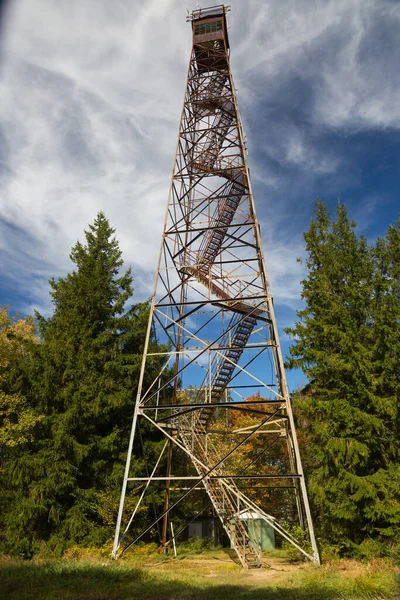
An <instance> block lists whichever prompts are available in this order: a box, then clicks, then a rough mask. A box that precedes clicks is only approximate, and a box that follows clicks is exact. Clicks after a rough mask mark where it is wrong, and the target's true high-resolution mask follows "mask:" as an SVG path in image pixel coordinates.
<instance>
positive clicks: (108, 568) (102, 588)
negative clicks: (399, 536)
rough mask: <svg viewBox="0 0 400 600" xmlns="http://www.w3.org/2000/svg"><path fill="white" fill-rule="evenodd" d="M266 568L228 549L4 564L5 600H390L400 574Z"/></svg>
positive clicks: (279, 564)
mask: <svg viewBox="0 0 400 600" xmlns="http://www.w3.org/2000/svg"><path fill="white" fill-rule="evenodd" d="M265 562H266V565H267V567H266V568H264V569H254V570H250V571H244V570H243V569H241V567H239V566H237V565H236V564H235V563H234V562H232V560H231V559H230V557H229V556H228V554H227V553H226V552H224V551H222V550H215V551H213V550H210V551H205V552H203V553H202V554H201V555H185V556H183V557H179V556H178V558H177V559H174V558H173V557H169V556H168V557H158V556H140V555H135V554H133V555H131V557H130V558H128V559H127V560H122V561H119V562H116V563H115V562H111V561H108V560H106V561H103V562H101V561H100V560H95V559H93V558H92V559H64V560H59V561H55V560H51V561H31V562H29V563H28V562H26V561H25V562H22V561H17V560H11V559H2V560H0V589H1V597H2V598H4V599H5V600H161V599H163V600H184V599H185V600H186V599H194V598H196V599H199V600H220V599H223V600H236V599H243V600H244V599H246V600H250V599H251V600H253V599H254V600H261V599H262V600H278V599H279V600H286V599H287V600H363V599H368V600H378V599H379V600H383V599H385V600H389V599H396V598H399V597H400V595H399V594H398V591H399V590H398V588H397V587H396V577H398V571H397V570H396V569H395V568H394V567H393V566H391V565H390V564H389V563H387V562H385V561H380V560H376V561H371V562H370V563H367V564H363V563H359V562H356V561H349V560H339V561H331V562H329V563H327V564H325V565H323V566H322V567H316V566H314V565H310V564H304V563H301V564H296V565H293V564H291V563H289V562H288V561H287V560H286V559H285V558H282V557H281V556H279V555H278V556H277V555H276V554H274V553H270V554H268V555H266V556H265Z"/></svg>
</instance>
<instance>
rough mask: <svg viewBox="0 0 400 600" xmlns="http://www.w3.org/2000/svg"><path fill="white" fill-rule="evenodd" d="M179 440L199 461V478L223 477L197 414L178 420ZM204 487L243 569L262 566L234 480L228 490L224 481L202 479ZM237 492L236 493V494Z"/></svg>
mask: <svg viewBox="0 0 400 600" xmlns="http://www.w3.org/2000/svg"><path fill="white" fill-rule="evenodd" d="M179 421H180V422H179V433H180V440H181V441H182V443H183V445H184V446H185V447H186V449H187V451H188V452H190V453H191V454H192V455H194V456H195V457H196V459H197V460H196V462H195V463H194V464H195V468H196V471H197V473H198V474H199V476H200V477H204V476H206V475H211V476H212V475H217V476H218V475H222V473H223V469H222V468H221V467H216V468H215V469H212V467H213V466H214V465H217V464H218V463H219V462H220V461H221V456H220V454H219V453H218V452H217V450H216V448H215V447H214V446H213V444H212V443H210V440H209V439H207V430H206V428H205V426H204V424H203V422H202V419H201V418H199V417H198V415H197V414H192V416H190V417H189V416H186V415H184V416H181V417H179ZM203 486H204V488H205V490H206V492H207V494H208V496H209V498H210V500H211V503H212V505H213V507H214V510H215V511H216V514H217V515H218V516H219V518H220V520H221V523H222V526H223V528H224V529H225V531H226V533H227V535H228V537H229V540H230V542H231V546H232V548H234V550H235V551H236V554H237V556H238V559H239V561H240V563H241V565H242V566H243V567H245V568H251V567H260V566H261V565H262V555H261V550H260V549H259V548H256V546H255V545H254V543H253V541H252V540H251V538H250V536H249V532H248V529H247V526H246V524H245V523H244V521H243V520H241V519H240V514H239V513H240V507H241V504H240V500H239V497H240V496H239V491H238V490H237V487H236V485H235V483H234V482H233V481H232V480H231V481H230V482H229V487H227V486H226V483H225V482H224V481H223V480H222V479H210V478H209V477H205V478H204V479H203ZM235 492H236V493H235Z"/></svg>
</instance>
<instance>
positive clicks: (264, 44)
mask: <svg viewBox="0 0 400 600" xmlns="http://www.w3.org/2000/svg"><path fill="white" fill-rule="evenodd" d="M195 6H196V2H194V1H192V0H191V1H190V2H189V5H188V8H189V9H190V10H191V9H192V8H195ZM185 8H186V7H184V8H183V7H182V4H181V3H180V2H178V0H162V1H160V0H147V1H146V2H139V0H137V1H130V2H129V1H128V0H118V1H117V0H115V1H114V2H112V3H110V2H107V1H106V0H86V1H85V2H80V1H78V0H71V1H70V2H68V3H62V2H52V1H51V0H19V1H18V0H16V1H15V2H14V3H12V5H11V6H10V9H9V11H8V19H7V23H6V26H5V28H4V32H3V33H4V39H3V44H2V55H1V59H2V64H1V72H2V85H1V88H0V110H1V129H0V142H1V148H0V185H1V195H0V211H1V216H2V218H3V219H4V222H3V225H2V226H1V228H0V236H1V252H2V267H3V276H4V277H5V278H8V279H7V281H8V282H10V281H11V280H12V279H13V274H14V273H16V272H18V271H19V273H20V274H21V276H22V278H23V279H24V280H25V282H26V288H30V289H31V288H32V284H33V291H32V292H31V293H30V296H29V299H27V300H26V301H25V306H29V307H32V306H33V305H35V302H36V303H37V305H38V306H40V308H41V309H42V310H49V306H50V305H49V300H48V297H47V295H46V293H45V289H46V280H47V278H48V276H50V275H56V276H57V275H61V274H63V273H65V272H66V271H67V270H68V269H69V268H70V264H69V260H68V254H69V250H70V248H71V246H72V245H73V244H74V243H75V241H76V239H77V238H80V239H82V236H83V234H82V231H83V228H84V227H85V226H86V225H87V223H89V222H92V221H93V219H94V217H95V215H96V213H97V212H98V211H99V210H104V211H105V213H106V214H107V216H108V217H109V218H110V220H111V223H112V224H113V226H114V227H116V229H117V236H118V239H119V240H120V243H121V247H122V250H123V252H124V257H125V260H126V262H127V263H128V264H132V265H133V267H134V272H135V279H136V288H137V290H138V291H139V292H140V296H141V297H143V298H145V297H148V295H150V293H151V289H152V282H153V273H154V269H155V265H156V260H157V255H158V249H159V244H160V236H161V229H162V222H163V218H164V211H165V203H166V200H167V194H168V187H169V179H170V174H171V168H172V162H173V154H174V150H175V143H176V135H177V129H178V123H179V116H180V111H181V106H182V100H183V92H184V85H185V78H186V70H187V63H188V58H189V51H190V33H191V32H190V27H189V26H188V25H186V24H185V22H184V19H185ZM399 20H400V5H399V4H398V3H396V2H390V1H388V0H386V1H385V0H383V1H382V2H379V3H377V2H375V1H374V0H336V1H334V2H333V1H328V2H319V1H315V2H314V1H310V0H303V1H296V2H294V1H291V0H285V1H282V0H271V1H270V2H265V1H264V0H247V1H246V2H243V1H240V0H233V1H232V12H231V14H230V23H231V29H230V35H231V46H232V68H233V72H234V78H235V81H236V84H237V87H238V91H239V102H240V106H241V110H242V113H243V118H244V122H245V125H246V128H247V132H248V137H249V148H250V165H251V168H252V173H253V174H254V178H253V179H254V183H255V191H256V201H257V209H258V211H259V215H260V218H261V221H262V224H263V225H264V226H263V235H264V242H265V244H266V246H267V247H268V248H267V251H266V255H267V262H268V268H269V272H270V278H271V282H272V286H273V293H274V296H275V298H276V301H278V302H279V301H280V302H283V303H285V304H291V305H292V306H295V305H296V304H297V302H298V297H299V280H300V278H301V269H300V267H299V265H298V263H296V261H295V258H296V257H297V256H298V255H299V254H301V244H302V240H301V230H302V229H303V228H304V224H305V223H306V219H307V217H308V214H309V210H310V204H311V202H312V200H313V199H314V198H313V196H314V193H315V190H316V187H317V186H316V182H317V181H319V180H320V179H321V178H325V181H330V180H329V179H328V178H329V177H330V178H332V177H336V178H337V179H336V181H337V182H339V185H342V186H343V185H345V182H346V181H347V182H348V181H349V179H351V177H352V168H351V166H349V164H348V161H347V157H346V156H344V155H343V150H342V148H343V147H342V146H340V147H338V146H337V144H332V143H327V136H328V137H329V136H331V135H333V134H334V133H335V132H336V133H337V132H340V134H341V135H351V132H352V131H360V130H363V129H370V128H380V129H383V130H384V129H385V128H398V127H399V126H400V108H399V103H398V97H399V85H400V83H399V76H398V63H399V58H400V56H399V51H400V46H399V44H398V41H397V40H396V37H397V32H398V27H399ZM371 48H374V51H372V50H371ZM300 201H301V202H303V206H302V209H301V210H300V208H299V206H300V205H299V202H300ZM300 213H301V217H300ZM296 216H297V217H298V218H297V219H296ZM293 217H295V218H294V219H293ZM4 223H6V224H4ZM10 224H11V227H10ZM13 228H14V229H13ZM31 278H33V279H32V280H31ZM9 285H11V283H9ZM19 286H20V289H21V298H23V295H24V291H23V289H22V285H21V283H20V284H19ZM21 304H23V300H21Z"/></svg>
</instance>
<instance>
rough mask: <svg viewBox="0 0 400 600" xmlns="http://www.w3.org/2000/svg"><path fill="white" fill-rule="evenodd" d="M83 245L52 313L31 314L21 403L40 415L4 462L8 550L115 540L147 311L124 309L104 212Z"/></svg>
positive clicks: (124, 282) (54, 284)
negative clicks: (33, 433)
mask: <svg viewBox="0 0 400 600" xmlns="http://www.w3.org/2000/svg"><path fill="white" fill-rule="evenodd" d="M85 237H86V243H85V244H81V243H80V242H77V244H76V245H75V246H74V248H73V249H72V252H71V254H70V258H71V260H72V262H73V263H74V265H75V269H74V270H73V271H72V273H70V274H68V275H67V276H66V277H62V278H59V279H52V280H51V281H50V286H51V296H52V300H53V304H54V313H53V315H52V316H51V317H50V318H47V319H46V318H44V317H42V316H41V315H37V318H38V323H39V329H40V334H41V337H42V343H41V344H39V345H38V347H37V351H36V354H35V356H34V360H33V363H32V365H31V368H30V372H29V378H28V379H29V391H28V395H29V398H30V402H31V405H32V406H33V407H34V408H36V409H37V410H38V411H39V412H40V414H42V415H43V416H44V417H43V420H42V421H41V423H40V424H39V434H38V437H37V439H36V441H35V443H34V444H33V446H32V447H31V448H26V447H25V448H22V449H20V451H19V452H14V453H13V454H12V455H10V457H9V458H8V463H7V472H8V477H9V486H10V487H11V488H12V489H14V491H15V497H14V502H13V504H12V506H11V507H10V508H9V510H8V512H7V514H6V515H5V538H6V546H7V544H8V546H7V547H8V548H9V549H10V550H12V551H19V552H24V553H27V554H31V553H32V552H33V551H34V550H35V548H37V547H38V546H39V545H40V544H41V543H42V542H43V541H45V542H47V543H48V544H49V546H50V548H55V549H57V550H58V551H62V550H63V549H64V548H65V546H67V545H68V544H70V543H72V542H75V543H102V542H104V541H105V540H106V539H107V538H109V537H110V536H111V535H112V529H113V523H114V519H115V513H116V510H117V508H118V499H119V493H120V485H121V481H122V472H123V464H124V460H125V457H126V450H127V441H128V437H129V433H128V432H129V427H130V421H131V418H132V411H133V406H134V398H135V394H136V384H137V380H138V374H139V369H140V363H141V353H142V349H143V344H144V337H145V331H146V325H147V317H148V310H147V305H146V304H139V305H136V306H133V307H131V308H129V309H127V308H126V303H127V301H128V300H129V298H130V296H131V295H132V275H131V271H130V269H128V270H127V271H126V272H125V273H122V274H121V268H122V265H123V261H122V257H121V251H120V249H119V246H118V242H117V240H116V239H115V237H114V229H112V228H111V226H110V224H109V222H108V220H107V219H106V217H105V216H104V214H103V213H99V214H98V216H97V218H96V220H95V222H94V224H93V225H90V226H89V229H88V230H87V231H85ZM152 343H154V342H152ZM151 442H152V441H151V440H148V443H150V444H151ZM154 443H155V444H156V445H157V440H154ZM142 465H143V460H142V459H141V458H138V459H137V468H138V469H139V470H140V468H141V467H142Z"/></svg>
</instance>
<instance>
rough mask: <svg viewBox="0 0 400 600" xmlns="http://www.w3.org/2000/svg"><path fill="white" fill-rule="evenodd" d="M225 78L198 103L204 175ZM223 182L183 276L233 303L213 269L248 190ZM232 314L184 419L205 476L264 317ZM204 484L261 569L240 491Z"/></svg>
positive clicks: (236, 179) (233, 179)
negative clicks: (197, 405) (229, 391)
mask: <svg viewBox="0 0 400 600" xmlns="http://www.w3.org/2000/svg"><path fill="white" fill-rule="evenodd" d="M226 79H227V77H226V74H223V73H221V72H218V71H216V72H214V73H213V74H212V75H211V78H210V82H209V84H208V86H207V88H206V91H205V92H203V94H202V97H201V100H198V101H197V102H198V104H199V105H200V108H201V106H203V107H204V108H205V109H207V111H215V112H216V116H215V118H214V121H213V126H212V128H211V130H210V131H209V133H208V138H207V141H206V143H205V145H204V146H203V150H202V151H201V153H200V154H199V155H198V156H197V158H196V160H195V162H194V165H193V166H194V167H195V168H196V169H197V170H200V171H202V170H203V171H206V172H210V171H212V170H213V169H215V168H217V161H218V158H219V154H220V150H221V148H222V146H223V143H224V140H225V138H226V136H227V134H228V131H229V128H230V126H231V124H232V121H233V119H234V106H233V103H232V102H231V101H230V100H229V101H226V100H223V99H221V97H220V94H221V93H222V90H223V88H224V86H225V83H226ZM225 177H226V179H227V185H226V186H224V188H223V190H224V195H223V196H222V197H221V198H219V199H218V201H217V206H216V208H215V210H214V213H213V215H212V217H211V220H210V226H211V227H210V229H209V231H207V232H206V233H205V234H204V236H203V240H202V241H201V243H200V246H199V249H198V251H197V253H196V256H195V257H193V262H194V263H195V264H194V265H190V266H189V267H188V266H186V267H184V268H183V269H182V271H183V272H184V273H186V274H189V275H192V276H194V277H195V278H196V279H197V281H199V282H200V283H202V284H203V285H205V286H206V287H207V288H208V289H209V290H210V291H212V293H214V294H215V295H217V296H219V297H221V298H223V299H225V300H228V301H232V300H233V299H234V297H232V296H231V295H230V294H229V293H227V292H224V291H223V290H221V289H220V288H219V287H218V285H216V284H215V283H214V281H213V277H212V273H211V268H212V266H213V263H214V261H215V260H216V258H217V257H218V255H219V254H220V252H221V251H222V249H223V243H224V240H225V237H226V235H227V232H228V228H229V226H230V225H231V223H232V221H233V219H234V217H235V213H236V211H237V209H238V206H239V204H240V201H241V199H242V196H243V194H244V193H245V191H246V186H245V175H244V173H243V171H241V170H236V172H234V173H232V171H229V172H228V174H225ZM230 309H231V310H232V311H233V315H232V317H231V320H230V322H229V324H228V327H227V331H228V333H226V334H225V335H224V336H223V338H222V339H221V341H220V344H219V345H220V347H221V350H219V351H218V352H215V354H214V357H213V360H212V363H211V367H210V374H208V375H207V376H206V378H205V380H204V382H203V385H202V386H201V388H200V393H201V392H202V390H207V389H209V393H208V394H206V398H207V400H206V405H205V408H204V409H201V410H200V411H198V413H197V414H196V415H192V416H191V417H186V416H183V417H181V418H180V426H179V431H180V438H181V440H182V443H183V444H184V446H185V447H186V448H187V450H188V451H190V452H191V453H192V454H193V455H194V456H196V458H198V459H199V461H200V462H196V463H195V467H196V470H197V472H198V474H199V475H200V476H202V477H203V476H204V475H206V473H208V472H209V471H210V470H211V469H212V466H213V465H214V464H218V463H219V462H220V461H221V459H222V458H223V457H222V456H221V455H220V454H219V453H218V452H217V450H216V448H215V447H213V446H212V445H211V444H210V442H209V441H208V442H207V446H205V443H204V440H206V438H207V428H208V424H209V421H210V418H211V416H212V414H213V412H214V411H213V409H211V408H207V403H210V402H213V403H214V402H218V401H220V399H221V398H222V396H223V394H224V392H225V390H226V388H227V386H228V384H229V382H230V380H231V379H232V376H233V373H234V371H235V369H236V366H237V364H238V362H239V360H240V357H241V356H242V353H243V350H244V348H245V347H246V345H247V342H248V340H249V337H250V335H251V333H252V331H253V329H254V327H255V325H256V323H257V316H258V315H260V313H261V311H260V310H258V309H255V307H254V306H252V305H250V304H248V303H246V302H239V303H238V302H237V301H236V302H232V304H231V305H230ZM243 313H245V314H243ZM249 313H250V314H249ZM210 380H211V383H210ZM194 420H195V422H194ZM213 474H219V475H222V470H221V469H218V468H217V469H216V470H215V472H214V471H213ZM203 484H204V487H205V489H206V491H207V494H208V496H209V498H210V500H211V502H212V504H213V506H214V509H215V511H216V514H217V515H218V516H219V518H220V520H221V523H222V525H223V527H224V529H225V531H226V533H227V534H228V537H229V539H230V541H231V545H232V547H233V548H234V549H235V551H236V553H237V556H238V558H239V561H240V563H241V564H242V566H244V567H259V566H261V564H262V558H261V552H260V550H259V549H256V548H255V546H254V544H253V542H252V540H251V538H250V536H249V532H248V529H247V527H246V525H245V524H244V522H243V520H241V519H240V518H239V512H240V511H239V503H238V501H237V498H236V497H235V494H234V493H232V490H237V488H236V485H235V484H234V482H233V481H231V482H230V488H231V489H230V490H228V489H227V488H226V486H225V485H224V483H223V482H222V481H221V480H218V479H214V480H211V479H208V478H206V479H204V480H203Z"/></svg>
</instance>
